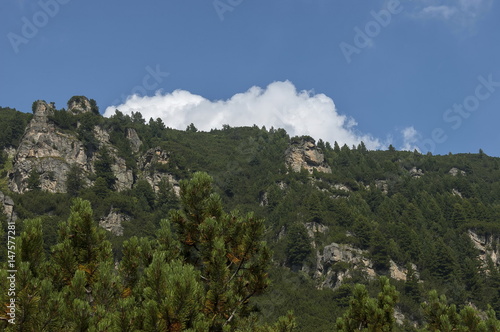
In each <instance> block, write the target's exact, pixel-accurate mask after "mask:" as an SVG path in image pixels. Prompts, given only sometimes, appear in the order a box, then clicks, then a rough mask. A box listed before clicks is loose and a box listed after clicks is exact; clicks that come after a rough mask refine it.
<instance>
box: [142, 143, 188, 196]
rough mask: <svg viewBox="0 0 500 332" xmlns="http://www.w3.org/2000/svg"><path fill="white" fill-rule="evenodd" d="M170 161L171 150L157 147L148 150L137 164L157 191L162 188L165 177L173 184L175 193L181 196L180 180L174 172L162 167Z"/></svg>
mask: <svg viewBox="0 0 500 332" xmlns="http://www.w3.org/2000/svg"><path fill="white" fill-rule="evenodd" d="M169 162H170V154H169V152H167V151H164V150H163V149H161V148H160V147H156V148H154V149H149V150H148V151H146V153H145V154H144V155H143V156H142V157H141V158H139V162H138V163H137V166H138V167H139V169H141V170H142V171H143V178H144V179H145V180H146V181H148V183H149V184H150V185H151V188H153V190H154V192H155V193H157V192H158V191H159V190H160V187H159V185H160V182H161V181H162V180H163V179H165V180H167V181H168V182H169V183H170V184H171V185H172V186H173V189H174V192H175V194H176V195H177V196H179V193H180V187H179V182H178V181H177V179H176V178H174V176H173V175H172V174H169V173H167V172H165V171H163V170H162V167H164V166H165V165H167V164H168V163H169Z"/></svg>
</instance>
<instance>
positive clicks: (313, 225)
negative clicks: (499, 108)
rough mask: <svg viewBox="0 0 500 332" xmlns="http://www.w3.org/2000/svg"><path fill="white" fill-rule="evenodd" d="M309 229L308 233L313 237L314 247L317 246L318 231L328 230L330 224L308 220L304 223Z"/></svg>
mask: <svg viewBox="0 0 500 332" xmlns="http://www.w3.org/2000/svg"><path fill="white" fill-rule="evenodd" d="M304 226H305V227H306V230H307V235H309V237H310V238H311V240H312V241H311V243H312V247H313V248H316V241H315V235H316V234H318V233H321V234H324V233H326V232H327V231H328V226H325V225H322V224H320V223H317V222H306V223H305V224H304Z"/></svg>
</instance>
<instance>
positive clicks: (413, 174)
mask: <svg viewBox="0 0 500 332" xmlns="http://www.w3.org/2000/svg"><path fill="white" fill-rule="evenodd" d="M408 172H409V173H410V176H411V177H413V178H417V179H418V178H420V177H422V176H423V175H424V172H423V171H422V170H421V169H420V168H416V167H413V168H412V169H410V170H409V171H408Z"/></svg>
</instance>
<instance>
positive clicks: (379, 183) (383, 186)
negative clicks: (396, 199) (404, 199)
mask: <svg viewBox="0 0 500 332" xmlns="http://www.w3.org/2000/svg"><path fill="white" fill-rule="evenodd" d="M375 186H376V187H377V188H378V189H380V190H381V191H382V193H383V194H386V195H387V193H389V185H388V184H387V180H375Z"/></svg>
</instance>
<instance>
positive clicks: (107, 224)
mask: <svg viewBox="0 0 500 332" xmlns="http://www.w3.org/2000/svg"><path fill="white" fill-rule="evenodd" d="M130 219H131V218H130V217H129V216H127V215H125V214H122V213H118V212H115V211H113V208H111V211H109V214H108V215H107V216H106V217H104V218H101V220H99V226H101V227H102V228H104V229H105V230H107V231H109V232H111V233H113V234H114V235H117V236H121V235H123V226H122V223H123V222H124V221H129V220H130Z"/></svg>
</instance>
